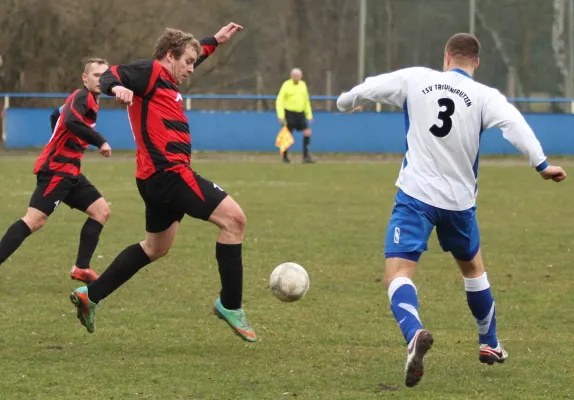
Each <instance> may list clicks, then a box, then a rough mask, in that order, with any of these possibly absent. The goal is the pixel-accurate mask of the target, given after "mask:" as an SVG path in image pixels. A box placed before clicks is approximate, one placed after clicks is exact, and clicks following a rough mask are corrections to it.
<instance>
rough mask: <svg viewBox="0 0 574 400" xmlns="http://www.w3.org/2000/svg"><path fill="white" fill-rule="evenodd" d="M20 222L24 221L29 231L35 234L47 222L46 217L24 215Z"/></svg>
mask: <svg viewBox="0 0 574 400" xmlns="http://www.w3.org/2000/svg"><path fill="white" fill-rule="evenodd" d="M22 221H24V223H25V224H26V225H28V228H30V231H32V232H36V231H38V230H40V229H41V228H42V227H43V226H44V225H45V224H46V221H48V217H47V216H46V215H30V214H26V216H25V217H24V218H22Z"/></svg>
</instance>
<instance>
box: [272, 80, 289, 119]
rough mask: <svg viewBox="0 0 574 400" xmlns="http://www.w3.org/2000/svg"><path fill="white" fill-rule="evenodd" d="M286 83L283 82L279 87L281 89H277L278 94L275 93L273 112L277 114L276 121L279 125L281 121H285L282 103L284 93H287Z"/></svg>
mask: <svg viewBox="0 0 574 400" xmlns="http://www.w3.org/2000/svg"><path fill="white" fill-rule="evenodd" d="M287 82H288V81H285V82H283V85H281V89H279V93H277V98H276V99H275V111H276V112H277V119H279V121H280V122H281V123H283V120H285V105H284V101H285V92H286V91H287Z"/></svg>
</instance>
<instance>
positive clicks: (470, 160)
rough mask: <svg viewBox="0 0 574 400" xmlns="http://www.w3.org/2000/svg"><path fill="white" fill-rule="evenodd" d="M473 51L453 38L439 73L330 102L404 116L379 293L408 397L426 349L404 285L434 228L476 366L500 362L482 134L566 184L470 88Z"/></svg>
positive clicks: (489, 96) (401, 77)
mask: <svg viewBox="0 0 574 400" xmlns="http://www.w3.org/2000/svg"><path fill="white" fill-rule="evenodd" d="M479 51H480V43H479V41H478V39H476V38H475V37H474V36H473V35H470V34H465V33H459V34H456V35H454V36H452V37H451V38H450V39H449V40H448V42H447V43H446V47H445V52H444V68H443V69H444V72H439V71H434V70H431V69H428V68H422V67H414V68H406V69H402V70H398V71H395V72H391V73H387V74H382V75H378V76H375V77H370V78H367V79H366V80H365V82H364V83H362V84H360V85H358V86H356V87H354V88H353V89H351V90H350V91H349V92H347V93H343V94H341V96H340V97H339V99H338V100H337V107H338V108H339V110H341V111H352V110H355V109H356V108H358V107H360V106H361V105H362V104H364V103H366V102H376V103H387V104H392V105H395V106H400V107H403V109H404V112H405V124H406V130H407V151H406V154H405V157H404V161H403V164H402V167H401V171H400V174H399V178H398V180H397V183H396V184H397V186H398V187H399V190H398V193H397V195H396V203H395V206H394V208H393V212H392V216H391V220H390V222H389V225H388V230H387V237H386V242H385V283H386V285H387V287H388V294H389V299H390V303H391V304H390V306H391V310H392V312H393V314H394V316H395V318H396V320H397V322H398V324H399V327H400V329H401V331H402V333H403V335H404V337H405V340H406V342H407V351H408V352H407V363H406V368H405V370H406V377H405V384H406V385H407V386H409V387H412V386H415V385H416V384H417V383H418V382H419V381H420V380H421V378H422V375H423V357H424V355H425V354H426V352H427V351H428V350H429V349H430V348H431V346H432V344H433V340H434V339H433V337H432V335H431V333H430V332H429V331H428V330H426V329H424V327H423V325H422V323H421V319H420V317H419V313H418V298H417V291H416V288H415V285H414V284H413V281H412V280H411V279H412V278H413V276H414V273H415V267H416V264H417V261H418V260H419V258H420V256H421V254H422V253H423V252H424V251H426V250H427V241H428V239H429V236H430V234H431V232H432V230H433V229H434V228H435V227H436V231H437V236H438V240H439V243H440V245H441V247H442V249H443V250H444V251H445V252H450V253H451V254H452V255H453V256H454V258H455V260H456V262H457V264H458V266H459V267H460V270H461V272H462V275H463V276H464V286H465V290H466V296H467V301H468V306H469V307H470V310H471V312H472V314H473V316H474V318H475V319H476V324H477V326H478V344H479V360H480V362H482V363H487V364H489V365H492V364H494V363H502V362H504V360H505V359H506V358H507V357H508V354H507V352H506V351H505V350H504V349H503V348H502V346H501V345H500V343H499V342H498V339H497V336H496V314H495V307H494V298H493V296H492V293H491V290H490V284H489V282H488V278H487V276H486V272H485V270H484V265H483V262H482V257H481V252H480V234H479V230H478V225H477V222H476V216H475V208H476V206H475V200H476V194H477V176H478V150H479V143H480V136H481V134H482V132H483V131H484V130H486V129H489V128H494V127H496V128H500V129H501V130H502V134H503V136H504V138H505V139H507V140H508V141H509V142H510V143H512V144H513V145H514V146H515V147H516V148H517V149H518V150H520V151H521V152H522V154H524V155H525V156H526V157H527V158H528V160H529V161H530V165H531V166H532V167H534V168H535V169H536V171H537V172H538V173H540V175H541V176H542V178H543V179H552V180H553V181H555V182H560V181H562V180H564V179H565V178H566V173H565V172H564V170H563V169H562V168H560V167H555V166H550V165H549V164H548V162H547V161H546V157H545V155H544V152H543V150H542V147H541V145H540V143H539V142H538V140H537V139H536V137H535V135H534V133H533V132H532V130H531V129H530V127H529V126H528V124H527V123H526V121H525V120H524V118H523V117H522V115H521V114H520V112H519V111H518V110H517V109H516V108H515V107H514V106H512V105H511V104H510V103H508V101H507V100H506V98H505V97H504V96H503V95H502V94H501V93H500V92H498V91H497V90H496V89H493V88H490V87H488V86H485V85H482V84H480V83H477V82H475V81H474V80H473V79H472V75H473V73H474V70H475V69H476V68H477V67H478V64H479Z"/></svg>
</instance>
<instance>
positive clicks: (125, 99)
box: [112, 86, 134, 106]
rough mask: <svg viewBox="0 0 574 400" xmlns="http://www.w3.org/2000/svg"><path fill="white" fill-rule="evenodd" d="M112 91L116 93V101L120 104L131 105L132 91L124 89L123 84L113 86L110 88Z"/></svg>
mask: <svg viewBox="0 0 574 400" xmlns="http://www.w3.org/2000/svg"><path fill="white" fill-rule="evenodd" d="M112 93H113V94H115V95H116V101H117V102H118V103H120V104H126V105H128V106H131V105H132V101H133V99H134V92H132V91H131V90H129V89H126V88H125V87H123V86H114V87H113V88H112Z"/></svg>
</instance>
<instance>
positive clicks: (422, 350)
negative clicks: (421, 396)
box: [405, 329, 434, 387]
mask: <svg viewBox="0 0 574 400" xmlns="http://www.w3.org/2000/svg"><path fill="white" fill-rule="evenodd" d="M433 343H434V338H433V337H432V334H431V333H430V332H429V331H427V330H426V329H419V330H418V331H417V333H416V334H415V337H414V338H413V339H412V340H411V341H410V343H409V345H408V347H407V350H408V355H407V365H406V367H405V385H407V386H408V387H413V386H415V385H416V384H417V383H419V382H420V381H421V379H422V377H423V373H424V365H423V358H424V356H425V354H426V353H427V351H429V349H430V348H431V347H432V345H433Z"/></svg>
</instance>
